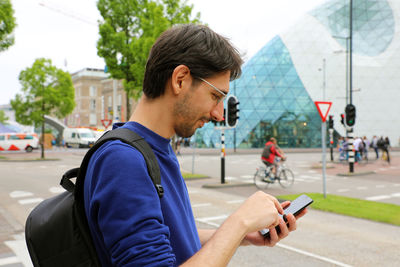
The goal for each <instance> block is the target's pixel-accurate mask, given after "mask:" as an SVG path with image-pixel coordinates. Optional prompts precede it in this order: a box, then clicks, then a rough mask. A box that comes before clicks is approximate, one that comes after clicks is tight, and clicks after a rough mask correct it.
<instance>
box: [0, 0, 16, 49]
mask: <svg viewBox="0 0 400 267" xmlns="http://www.w3.org/2000/svg"><path fill="white" fill-rule="evenodd" d="M15 26H16V23H15V18H14V10H13V8H12V5H11V2H10V0H0V52H1V51H4V50H6V49H7V48H9V47H10V46H11V45H13V44H14V36H13V35H12V32H13V30H14V28H15Z"/></svg>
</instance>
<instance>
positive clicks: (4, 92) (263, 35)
mask: <svg viewBox="0 0 400 267" xmlns="http://www.w3.org/2000/svg"><path fill="white" fill-rule="evenodd" d="M325 1H326V0H246V1H238V0H188V3H189V4H193V6H194V12H193V13H197V12H200V15H201V21H202V22H204V23H207V24H208V25H209V26H210V28H212V29H213V30H214V31H216V32H217V33H219V34H221V35H223V36H225V37H227V38H229V39H230V40H231V42H232V43H233V45H234V46H235V47H236V48H237V49H239V51H240V52H241V53H242V55H243V56H244V59H245V61H246V60H248V59H250V58H251V57H252V56H253V55H254V54H255V53H256V52H257V51H258V50H259V49H261V48H262V47H263V46H264V45H266V44H267V43H268V41H269V40H271V39H272V38H273V37H274V36H276V35H277V34H279V33H281V32H284V31H285V30H286V29H287V28H289V27H290V26H291V25H293V24H294V23H296V21H297V20H298V19H299V18H301V17H302V16H303V15H304V14H305V13H306V12H308V11H309V10H311V9H313V8H315V7H317V6H318V5H320V4H321V3H323V2H325ZM11 3H12V5H13V8H14V11H15V14H14V16H15V17H16V21H17V27H16V29H15V30H14V36H15V43H14V45H13V46H11V47H10V48H9V49H8V50H6V51H3V52H0V81H1V82H0V105H2V104H9V103H10V100H11V99H13V98H14V97H15V95H16V94H17V93H20V90H21V85H20V82H19V80H18V76H19V73H20V72H21V71H22V70H24V69H26V68H29V67H31V66H32V64H33V62H34V61H35V59H37V58H42V57H44V58H47V59H51V60H52V63H53V64H54V65H55V66H57V67H58V68H61V69H63V70H65V71H68V72H70V73H74V72H77V71H79V70H81V69H84V68H100V69H103V68H104V66H105V64H104V60H103V59H102V58H100V57H99V56H97V51H96V42H97V40H98V38H99V35H98V26H97V21H98V20H100V19H101V16H100V14H99V12H98V10H97V7H96V0H68V1H65V0H11Z"/></svg>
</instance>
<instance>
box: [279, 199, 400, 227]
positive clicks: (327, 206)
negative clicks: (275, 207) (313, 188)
mask: <svg viewBox="0 0 400 267" xmlns="http://www.w3.org/2000/svg"><path fill="white" fill-rule="evenodd" d="M299 195H300V194H297V195H281V196H278V197H277V198H279V199H286V200H294V199H295V198H296V197H298V196H299ZM306 195H307V196H309V197H311V198H312V199H313V200H314V203H313V204H311V206H309V207H310V208H311V209H316V210H322V211H328V212H334V213H338V214H343V215H348V216H352V217H356V218H362V219H368V220H372V221H376V222H383V223H389V224H394V225H398V226H400V206H398V205H395V204H388V203H381V202H374V201H368V200H361V199H356V198H350V197H343V196H336V195H327V196H326V198H324V196H323V194H319V193H307V194H306Z"/></svg>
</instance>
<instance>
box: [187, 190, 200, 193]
mask: <svg viewBox="0 0 400 267" xmlns="http://www.w3.org/2000/svg"><path fill="white" fill-rule="evenodd" d="M188 193H189V194H197V193H199V191H197V190H190V189H188Z"/></svg>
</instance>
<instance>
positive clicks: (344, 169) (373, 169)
mask: <svg viewBox="0 0 400 267" xmlns="http://www.w3.org/2000/svg"><path fill="white" fill-rule="evenodd" d="M390 160H391V162H390V164H389V163H388V162H387V161H383V160H382V159H375V158H374V159H372V160H369V161H368V162H366V161H362V162H359V163H354V172H353V173H350V165H349V163H348V162H333V163H332V162H330V161H327V168H326V173H327V174H330V175H338V176H359V175H368V174H375V173H383V172H384V173H385V174H389V175H398V176H399V177H400V157H398V156H397V155H392V156H391V159H390ZM318 168H322V167H321V164H318Z"/></svg>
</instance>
